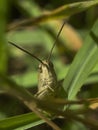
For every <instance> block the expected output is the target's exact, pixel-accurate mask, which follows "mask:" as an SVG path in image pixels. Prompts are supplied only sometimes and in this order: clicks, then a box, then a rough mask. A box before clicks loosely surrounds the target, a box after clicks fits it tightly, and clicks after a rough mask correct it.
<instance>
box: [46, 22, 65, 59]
mask: <svg viewBox="0 0 98 130" xmlns="http://www.w3.org/2000/svg"><path fill="white" fill-rule="evenodd" d="M65 23H66V20H64V22H63V24H62V26H61V28H60V30H59V32H58V34H57V37H56V39H55V41H54V44H53V46H52V48H51V50H50V54H49V56H48V61H49V60H50V58H51V55H52V52H53V49H54V47H55V45H56V42H57V40H58V38H59V36H60V34H61V32H62V29H63V27H64V25H65Z"/></svg>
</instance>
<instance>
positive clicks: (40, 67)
mask: <svg viewBox="0 0 98 130" xmlns="http://www.w3.org/2000/svg"><path fill="white" fill-rule="evenodd" d="M38 69H39V72H40V73H42V66H41V64H40V65H39V67H38Z"/></svg>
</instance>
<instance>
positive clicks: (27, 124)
mask: <svg viewBox="0 0 98 130" xmlns="http://www.w3.org/2000/svg"><path fill="white" fill-rule="evenodd" d="M42 123H44V121H42V120H41V119H40V118H39V117H37V116H36V115H35V114H34V113H28V114H23V115H19V116H14V117H11V118H6V119H3V120H0V130H14V129H15V130H20V129H27V128H31V127H34V126H37V125H39V124H42Z"/></svg>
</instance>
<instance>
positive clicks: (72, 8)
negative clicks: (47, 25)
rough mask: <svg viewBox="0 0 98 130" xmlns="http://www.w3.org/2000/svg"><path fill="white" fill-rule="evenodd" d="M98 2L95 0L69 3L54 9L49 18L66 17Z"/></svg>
mask: <svg viewBox="0 0 98 130" xmlns="http://www.w3.org/2000/svg"><path fill="white" fill-rule="evenodd" d="M96 4H98V1H95V0H91V1H84V2H75V3H71V4H67V5H64V6H61V7H60V8H58V9H56V10H54V11H53V12H52V13H51V14H49V18H51V19H52V18H66V17H69V16H71V15H74V14H76V13H79V12H82V11H84V10H86V9H87V8H89V7H91V6H93V5H96Z"/></svg>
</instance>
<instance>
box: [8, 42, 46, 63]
mask: <svg viewBox="0 0 98 130" xmlns="http://www.w3.org/2000/svg"><path fill="white" fill-rule="evenodd" d="M8 43H10V44H11V45H13V46H15V47H17V48H18V49H20V50H21V51H23V52H25V53H27V54H28V55H30V56H31V57H33V58H35V59H36V60H38V61H39V62H40V63H42V64H44V63H43V61H42V60H40V59H39V58H38V57H36V56H35V55H33V54H32V53H30V52H29V51H27V50H26V49H24V48H22V47H20V46H18V45H16V44H14V43H13V42H10V41H8Z"/></svg>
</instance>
